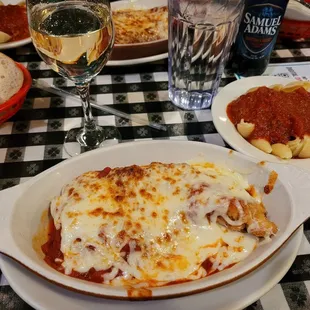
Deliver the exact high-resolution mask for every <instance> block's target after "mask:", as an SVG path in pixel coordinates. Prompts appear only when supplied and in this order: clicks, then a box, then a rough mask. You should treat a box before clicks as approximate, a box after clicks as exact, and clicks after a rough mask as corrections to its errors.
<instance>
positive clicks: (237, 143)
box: [211, 76, 310, 170]
mask: <svg viewBox="0 0 310 310" xmlns="http://www.w3.org/2000/svg"><path fill="white" fill-rule="evenodd" d="M280 81H282V82H280ZM284 81H287V84H288V83H290V82H294V81H296V80H295V79H292V78H284V77H278V76H252V77H246V78H242V79H239V80H236V81H234V82H232V83H229V84H227V85H225V86H224V87H223V88H222V89H221V90H220V91H219V93H218V94H217V95H216V97H215V98H214V101H213V104H212V107H211V115H212V121H213V124H214V126H215V128H216V131H217V132H218V133H219V134H220V136H221V137H222V138H223V140H224V141H225V142H226V143H227V144H228V145H230V146H231V147H232V148H233V149H235V150H236V151H238V152H240V153H242V154H244V155H247V156H250V157H252V158H255V159H257V160H262V161H267V162H273V163H282V164H292V165H294V166H297V167H300V168H304V169H306V170H310V158H305V159H288V160H282V159H280V158H277V157H276V156H274V155H271V154H267V153H264V152H263V151H261V150H259V149H257V148H256V147H254V146H252V145H251V144H250V143H249V142H248V141H246V140H245V139H244V138H242V137H241V135H240V134H239V133H238V131H237V129H236V128H235V126H234V125H233V124H232V123H231V121H230V120H229V118H228V116H227V113H226V108H227V105H228V104H229V103H230V102H231V101H233V100H234V99H236V98H237V97H236V98H231V100H230V101H229V102H227V100H226V99H225V98H224V99H223V98H222V97H223V96H225V94H226V93H228V92H229V91H230V90H231V89H232V88H233V89H236V88H238V87H240V86H241V88H244V92H242V94H244V93H245V92H246V91H247V90H249V89H250V88H252V87H256V86H262V85H263V82H264V83H266V85H272V84H279V83H283V82H284ZM245 82H246V83H247V84H246V85H247V86H246V87H245V86H243V87H242V85H244V83H245ZM242 94H240V95H239V96H241V95H242Z"/></svg>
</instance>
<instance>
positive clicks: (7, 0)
mask: <svg viewBox="0 0 310 310" xmlns="http://www.w3.org/2000/svg"><path fill="white" fill-rule="evenodd" d="M2 2H3V4H4V5H8V4H12V5H17V4H19V3H20V2H21V1H20V0H2ZM29 43H31V37H28V38H25V39H23V40H19V41H13V42H6V43H0V51H4V50H8V49H11V48H17V47H21V46H24V45H26V44H29Z"/></svg>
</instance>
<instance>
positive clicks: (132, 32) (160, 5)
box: [111, 0, 168, 61]
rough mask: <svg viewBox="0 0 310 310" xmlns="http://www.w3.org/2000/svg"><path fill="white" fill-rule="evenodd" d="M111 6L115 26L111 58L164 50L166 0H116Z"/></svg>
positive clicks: (136, 56) (166, 34) (166, 33)
mask: <svg viewBox="0 0 310 310" xmlns="http://www.w3.org/2000/svg"><path fill="white" fill-rule="evenodd" d="M111 9H112V14H113V21H114V27H115V44H114V49H113V52H112V55H111V60H112V61H117V60H128V59H138V58H145V57H150V56H157V55H161V54H164V53H167V51H168V4H167V0H154V1H149V0H135V1H129V0H125V1H117V2H112V3H111Z"/></svg>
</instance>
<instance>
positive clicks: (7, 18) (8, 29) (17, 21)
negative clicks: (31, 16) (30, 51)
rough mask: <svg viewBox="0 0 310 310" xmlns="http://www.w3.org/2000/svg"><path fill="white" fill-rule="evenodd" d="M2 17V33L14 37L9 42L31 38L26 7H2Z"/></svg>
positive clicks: (0, 14) (0, 22)
mask: <svg viewBox="0 0 310 310" xmlns="http://www.w3.org/2000/svg"><path fill="white" fill-rule="evenodd" d="M0 16H1V18H0V31H2V32H5V33H7V34H9V35H10V36H11V37H12V38H11V40H10V41H9V42H12V41H19V40H22V39H26V38H28V37H30V34H29V30H28V21H27V10H26V7H25V6H22V5H10V4H9V5H1V6H0Z"/></svg>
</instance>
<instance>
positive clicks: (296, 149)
mask: <svg viewBox="0 0 310 310" xmlns="http://www.w3.org/2000/svg"><path fill="white" fill-rule="evenodd" d="M287 145H288V147H289V148H290V149H291V151H292V154H293V157H298V154H299V153H300V151H301V149H302V148H303V146H304V141H303V140H301V139H300V138H298V137H297V138H296V139H295V140H293V141H289V142H288V143H287Z"/></svg>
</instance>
